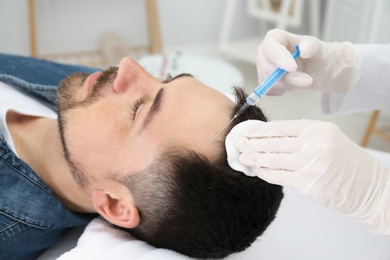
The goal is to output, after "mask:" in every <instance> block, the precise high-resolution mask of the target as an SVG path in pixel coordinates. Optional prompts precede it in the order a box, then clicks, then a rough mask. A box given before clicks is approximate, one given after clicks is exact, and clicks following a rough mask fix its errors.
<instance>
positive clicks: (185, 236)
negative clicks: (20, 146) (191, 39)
mask: <svg viewBox="0 0 390 260" xmlns="http://www.w3.org/2000/svg"><path fill="white" fill-rule="evenodd" d="M235 94H236V97H237V99H238V102H237V107H236V109H235V110H234V111H232V115H233V114H234V113H235V112H236V111H237V109H238V107H239V106H240V105H241V104H243V102H245V97H246V95H245V93H244V92H243V90H241V89H239V88H235ZM248 119H256V120H262V121H266V118H265V116H264V114H263V113H262V111H261V110H260V109H259V108H258V107H250V108H249V109H247V110H246V111H245V112H244V113H243V114H242V115H241V116H240V117H238V118H236V119H235V121H234V122H233V124H232V126H231V128H232V127H233V126H234V125H235V124H238V123H239V122H241V121H245V120H248ZM231 128H230V129H231ZM227 132H229V130H228V131H227ZM226 134H227V133H226ZM226 134H225V136H226ZM221 146H222V145H221ZM226 158H227V155H226V151H225V148H224V146H223V147H222V148H221V154H220V158H219V159H218V160H217V161H214V162H211V161H210V160H208V158H206V157H205V156H203V155H202V154H198V153H196V152H194V151H191V150H189V149H186V148H184V147H170V148H167V150H166V151H165V152H164V153H162V155H161V156H160V157H159V158H158V159H157V160H156V162H154V163H153V164H152V165H151V166H150V167H148V169H147V170H146V171H144V172H140V173H136V174H129V175H128V176H125V177H120V178H119V181H120V182H121V183H123V184H124V185H126V186H127V188H128V189H129V191H130V192H131V194H132V196H133V197H134V200H135V203H136V205H137V207H138V210H139V213H140V217H141V222H140V225H139V226H137V227H136V228H134V229H129V230H128V231H129V232H130V234H132V235H133V236H135V237H137V238H138V239H142V240H144V241H146V242H147V243H149V244H151V245H153V246H155V247H159V248H167V249H171V250H175V251H177V252H179V253H182V254H185V255H187V256H190V257H196V258H221V257H225V256H227V255H229V254H231V253H234V252H239V251H242V250H244V249H246V248H247V247H249V246H250V245H251V243H252V242H253V241H254V240H255V239H256V238H257V237H258V236H259V235H261V234H262V233H263V232H264V230H265V229H266V228H267V227H268V225H269V224H270V223H271V222H272V221H273V219H274V218H275V215H276V212H277V210H278V208H279V206H280V202H281V200H282V198H283V191H282V187H281V186H278V185H273V184H269V183H267V182H265V181H263V180H261V179H259V178H256V177H248V176H245V175H244V174H243V173H241V172H238V171H235V170H233V169H232V168H231V167H230V166H229V165H228V163H227V160H226Z"/></svg>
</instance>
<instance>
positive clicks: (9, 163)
mask: <svg viewBox="0 0 390 260" xmlns="http://www.w3.org/2000/svg"><path fill="white" fill-rule="evenodd" d="M78 71H84V72H86V73H93V72H95V71H97V70H96V69H92V68H86V67H80V66H72V65H63V64H58V63H53V62H48V61H41V60H37V59H33V58H27V57H20V56H15V55H5V54H0V81H3V82H5V83H8V84H10V85H12V86H14V87H15V88H17V89H18V90H20V91H22V92H24V93H26V94H28V95H30V96H31V97H33V98H35V99H37V100H38V101H40V102H41V103H42V104H44V105H46V106H48V107H49V108H51V109H53V110H54V111H56V108H55V95H56V90H57V85H58V83H59V82H60V81H61V80H62V79H63V78H65V77H66V76H67V75H69V74H71V73H73V72H78ZM42 159H44V158H42ZM94 216H95V215H92V214H75V213H72V212H70V211H69V210H68V209H67V208H66V207H65V206H64V205H63V204H62V203H61V201H60V200H59V199H58V198H57V197H56V196H55V194H53V192H52V191H51V190H50V188H49V187H47V186H46V185H45V183H43V181H42V180H41V179H40V178H39V177H38V175H37V174H36V173H35V172H34V171H33V170H32V169H31V168H30V167H29V166H28V165H27V164H26V163H25V162H24V161H22V160H20V159H19V158H18V157H16V155H15V154H14V153H13V152H12V151H11V150H10V149H9V147H8V146H7V143H6V142H5V139H4V138H3V134H2V133H1V132H0V259H35V258H36V257H37V256H39V255H40V254H41V253H42V252H43V251H44V250H45V249H47V248H48V247H50V246H52V245H54V244H55V243H56V242H58V241H59V240H60V239H61V238H62V237H63V236H64V235H65V234H66V233H67V232H68V231H69V230H70V229H71V228H72V227H75V226H80V225H85V224H87V223H88V222H89V221H90V220H91V219H92V218H93V217H94Z"/></svg>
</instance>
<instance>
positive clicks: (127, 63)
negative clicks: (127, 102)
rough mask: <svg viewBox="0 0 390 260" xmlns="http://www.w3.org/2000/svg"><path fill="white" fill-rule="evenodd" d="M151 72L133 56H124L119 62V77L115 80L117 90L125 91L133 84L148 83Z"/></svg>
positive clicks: (115, 89)
mask: <svg viewBox="0 0 390 260" xmlns="http://www.w3.org/2000/svg"><path fill="white" fill-rule="evenodd" d="M148 76H149V74H148V73H147V72H146V71H145V70H144V69H143V68H142V67H141V66H140V65H139V64H138V63H137V62H136V61H135V60H134V59H132V58H130V57H126V58H123V59H122V60H121V61H120V63H119V69H118V74H117V77H116V79H115V81H114V86H113V88H114V91H115V92H118V93H120V92H125V91H126V90H127V89H128V88H130V87H131V86H134V87H136V86H137V87H140V86H144V85H146V86H147V85H148V84H147V81H148V80H150V79H149V77H148Z"/></svg>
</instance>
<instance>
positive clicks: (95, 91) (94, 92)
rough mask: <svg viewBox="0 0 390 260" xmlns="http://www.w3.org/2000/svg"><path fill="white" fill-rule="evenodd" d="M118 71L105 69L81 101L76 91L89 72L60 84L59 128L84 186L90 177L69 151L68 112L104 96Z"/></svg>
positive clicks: (71, 166) (75, 174) (74, 173)
mask: <svg viewBox="0 0 390 260" xmlns="http://www.w3.org/2000/svg"><path fill="white" fill-rule="evenodd" d="M117 73H118V68H117V67H109V68H108V69H107V70H105V71H103V72H102V73H101V75H100V76H99V77H98V78H97V79H96V81H95V82H94V83H93V86H92V89H91V92H90V93H89V95H88V97H87V98H86V99H85V100H83V101H79V100H78V99H77V96H76V93H77V92H78V91H79V89H81V88H82V87H83V85H84V83H85V81H86V79H87V78H88V76H89V74H86V73H83V72H77V73H74V74H71V75H69V76H68V77H67V78H65V79H64V80H62V81H61V82H60V84H59V85H58V90H57V97H56V103H57V109H58V111H57V112H58V128H59V134H60V138H61V143H62V148H63V154H64V156H65V160H66V162H67V164H68V166H69V169H70V171H71V173H72V176H73V179H74V181H75V182H76V183H77V184H78V185H79V186H80V187H83V188H85V187H86V186H87V185H88V182H89V181H88V180H89V178H88V177H87V176H88V175H87V174H86V171H85V170H83V168H82V166H81V165H80V163H78V162H77V160H76V159H75V158H73V157H72V155H71V153H70V152H69V149H68V145H67V141H66V140H67V137H66V132H67V131H66V127H67V112H68V111H69V110H72V109H76V108H80V107H84V108H85V107H88V106H89V105H91V104H93V103H94V102H96V101H97V100H98V99H99V98H102V97H104V90H105V89H107V88H108V87H111V86H112V84H113V83H114V80H115V78H116V76H117Z"/></svg>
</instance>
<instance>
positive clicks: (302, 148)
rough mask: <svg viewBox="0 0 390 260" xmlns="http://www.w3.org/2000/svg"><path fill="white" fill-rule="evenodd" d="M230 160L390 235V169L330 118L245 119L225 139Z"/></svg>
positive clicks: (251, 174) (246, 170)
mask: <svg viewBox="0 0 390 260" xmlns="http://www.w3.org/2000/svg"><path fill="white" fill-rule="evenodd" d="M225 144H226V150H227V153H228V162H229V165H230V166H231V167H232V168H233V169H235V170H238V171H242V172H244V173H245V174H246V175H249V176H257V177H259V178H262V179H264V180H265V181H267V182H269V183H273V184H279V185H283V186H287V187H291V188H294V189H297V190H299V191H300V192H301V193H303V194H306V195H308V196H310V197H311V198H313V199H314V200H315V201H317V202H319V203H321V204H323V205H324V206H326V207H328V208H331V209H334V210H336V211H338V212H340V213H343V214H345V215H347V216H350V217H352V218H355V219H357V220H359V221H361V222H364V223H366V224H368V226H369V228H370V229H371V230H372V231H373V232H375V233H382V234H387V235H390V177H389V175H390V173H389V170H388V169H385V168H384V167H382V165H381V164H380V163H379V162H378V161H377V160H376V159H375V158H374V157H372V156H371V155H369V154H368V153H367V152H366V151H365V150H364V149H362V148H361V147H359V146H358V145H357V144H355V143H354V142H352V141H351V140H350V139H349V138H348V137H346V136H345V135H344V134H343V133H342V132H341V130H340V129H339V128H338V127H337V126H336V125H334V124H332V123H327V122H321V121H311V120H290V121H271V122H267V123H265V122H261V121H245V122H243V123H240V124H238V125H236V126H235V127H234V128H233V129H232V131H231V132H230V133H229V134H228V136H227V138H226V143H225Z"/></svg>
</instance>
